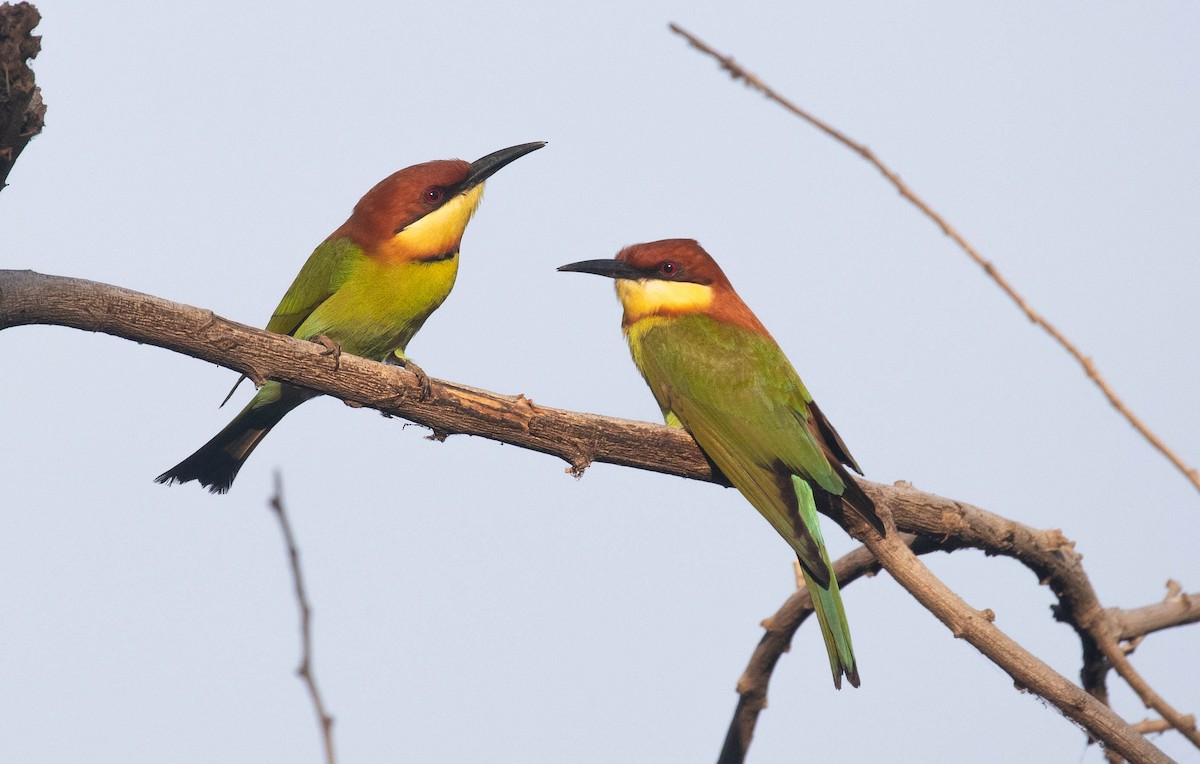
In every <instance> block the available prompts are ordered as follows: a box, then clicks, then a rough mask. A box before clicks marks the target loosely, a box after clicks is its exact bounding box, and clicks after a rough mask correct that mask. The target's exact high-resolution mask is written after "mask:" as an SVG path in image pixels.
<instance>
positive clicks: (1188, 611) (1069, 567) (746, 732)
mask: <svg viewBox="0 0 1200 764" xmlns="http://www.w3.org/2000/svg"><path fill="white" fill-rule="evenodd" d="M980 513H982V514H980ZM959 516H966V517H967V518H969V519H968V521H967V523H966V525H967V526H968V527H970V528H973V530H971V532H969V533H963V532H961V531H959V532H956V531H955V528H962V527H963V522H962V520H961V519H959ZM942 518H943V520H944V521H945V528H944V532H943V533H942V534H941V535H936V534H932V533H927V534H924V535H920V536H914V535H911V534H901V536H900V538H901V539H902V540H903V541H904V543H906V544H908V545H909V546H910V547H911V548H912V550H913V553H914V554H917V555H922V554H927V553H929V552H934V551H943V552H952V551H955V550H957V549H963V548H974V549H979V550H981V551H983V552H985V553H986V554H989V555H1002V556H1009V557H1014V558H1016V559H1018V560H1019V561H1022V562H1023V563H1024V564H1025V565H1026V566H1027V567H1029V568H1030V570H1032V571H1033V572H1034V574H1035V575H1036V576H1037V577H1038V580H1039V582H1042V583H1047V584H1050V583H1052V580H1051V579H1053V585H1054V588H1055V589H1057V590H1071V591H1074V590H1077V589H1084V590H1088V589H1090V584H1088V583H1087V581H1086V579H1084V580H1082V581H1075V580H1071V579H1073V578H1074V575H1075V573H1074V572H1075V571H1077V570H1078V571H1082V567H1081V566H1077V565H1076V563H1077V562H1078V557H1077V556H1075V555H1074V552H1073V550H1072V544H1071V543H1070V542H1069V541H1067V540H1066V539H1064V538H1062V537H1061V535H1060V534H1058V533H1057V532H1056V531H1035V530H1033V529H1031V528H1027V527H1025V526H1020V525H1019V524H1012V523H1010V521H1008V520H1005V519H1004V518H1002V517H999V516H996V515H992V514H991V513H988V512H986V511H984V510H980V509H977V508H975V507H970V506H967V505H961V504H956V505H955V507H954V508H953V510H951V511H943V512H942ZM908 522H909V519H908V518H907V517H906V516H905V514H904V513H903V512H901V513H899V514H898V516H897V523H898V524H901V525H906V524H908ZM1016 528H1019V529H1020V533H1019V534H1014V533H1013V531H1014V530H1015V529H1016ZM1037 537H1041V540H1040V541H1039V542H1038V543H1036V544H1034V543H1033V542H1032V540H1033V539H1035V538H1037ZM1017 549H1020V550H1021V554H1015V553H1014V551H1015V550H1017ZM1063 550H1067V551H1068V552H1069V554H1070V555H1071V559H1069V560H1061V562H1063V563H1064V564H1063V565H1062V566H1061V567H1058V566H1057V565H1056V563H1057V562H1059V561H1060V560H1059V558H1060V557H1061V556H1062V554H1063ZM834 569H835V571H836V573H837V577H838V582H839V583H840V584H841V586H842V587H843V588H845V587H846V586H849V585H850V584H851V583H852V582H854V581H856V580H858V579H859V578H861V577H863V576H873V575H874V574H875V573H877V572H878V571H879V569H880V566H879V562H878V561H877V560H876V559H875V557H874V555H872V554H871V553H870V552H869V551H867V549H866V548H865V547H859V548H858V549H855V550H854V551H852V552H850V553H849V554H847V555H845V556H844V557H842V558H841V559H839V560H838V561H837V562H835V563H834ZM1063 578H1066V579H1068V580H1067V581H1065V582H1064V581H1060V580H1059V579H1063ZM1171 583H1172V584H1174V586H1173V587H1172V589H1171V591H1170V593H1169V594H1168V596H1167V600H1166V601H1165V602H1164V603H1162V604H1159V605H1151V606H1149V607H1145V608H1137V609H1135V610H1122V609H1121V608H1108V609H1107V610H1105V611H1104V617H1105V619H1107V620H1108V621H1109V623H1110V629H1111V630H1112V632H1113V634H1122V635H1128V636H1122V637H1121V638H1122V639H1128V638H1132V637H1137V638H1141V637H1144V636H1145V634H1146V633H1148V632H1150V631H1157V630H1160V629H1165V628H1169V627H1171V626H1179V625H1183V624H1188V623H1194V622H1196V621H1197V620H1200V613H1197V612H1195V611H1194V610H1193V609H1192V607H1193V606H1194V602H1195V601H1196V599H1197V598H1200V595H1188V594H1182V593H1181V592H1180V591H1179V586H1178V584H1176V583H1175V582H1173V581H1172V582H1171ZM1081 598H1082V597H1081V596H1080V595H1079V594H1074V595H1073V596H1072V597H1071V598H1070V599H1069V601H1068V605H1067V607H1073V608H1078V607H1079V605H1078V604H1076V603H1078V601H1079V600H1080V599H1081ZM1060 603H1061V600H1060ZM1060 607H1063V606H1062V605H1061V604H1060ZM811 612H812V598H811V596H810V595H809V593H808V591H807V590H805V589H804V588H803V586H801V587H800V588H799V589H798V590H797V591H796V593H794V594H793V595H791V596H790V597H788V599H787V600H786V601H785V602H784V603H783V605H782V606H780V608H779V610H778V611H777V612H776V613H775V614H774V615H772V616H770V617H769V618H767V619H766V620H765V621H763V624H762V625H763V628H764V629H765V630H766V633H765V634H764V635H763V637H762V639H761V640H760V641H759V643H758V646H757V647H756V648H755V650H754V654H753V655H752V656H751V658H750V661H749V664H748V665H747V666H746V670H745V671H744V672H743V674H742V676H741V678H740V679H739V680H738V684H737V691H738V695H739V698H738V704H737V708H736V710H735V711H734V715H733V719H732V720H731V722H730V725H729V731H728V733H727V734H726V737H725V746H724V748H723V749H722V751H721V757H720V759H719V760H718V764H739V763H740V762H742V761H744V760H745V756H746V752H747V749H748V748H749V745H750V741H751V738H752V737H753V734H754V727H755V724H756V723H757V719H758V715H759V713H760V712H761V711H762V710H763V709H764V708H765V707H766V704H767V688H768V685H769V683H770V680H771V674H772V672H773V671H774V669H775V666H776V664H777V663H778V661H779V658H780V657H781V656H782V655H783V653H785V652H787V650H788V648H789V646H790V645H791V641H792V638H793V636H794V635H795V632H796V630H797V629H799V628H800V626H801V625H803V624H804V622H805V621H806V620H807V618H808V615H809V614H810V613H811ZM1073 617H1074V616H1073V615H1066V614H1065V613H1064V616H1063V620H1066V621H1067V622H1068V623H1071V625H1072V626H1075V624H1074V623H1073V622H1072V621H1071V619H1072V618H1073ZM1078 630H1079V629H1078V628H1077V631H1078ZM1080 639H1081V641H1083V642H1084V646H1085V655H1087V654H1088V653H1089V650H1090V652H1091V653H1092V654H1095V655H1096V656H1098V657H1099V659H1100V661H1101V662H1102V665H1101V666H1100V668H1101V669H1102V671H1104V672H1107V670H1108V668H1109V667H1108V664H1107V663H1103V661H1104V656H1103V654H1102V653H1101V652H1100V650H1099V648H1098V647H1097V645H1096V641H1095V637H1093V636H1092V634H1091V633H1090V632H1088V631H1082V632H1081V633H1080ZM1101 677H1103V674H1101ZM1095 694H1096V693H1093V695H1095ZM1105 694H1106V693H1105ZM1098 699H1099V700H1102V701H1104V700H1106V699H1105V698H1103V697H1098ZM1176 721H1177V722H1179V723H1180V724H1181V725H1182V726H1183V727H1184V728H1187V729H1192V728H1194V725H1195V720H1194V718H1192V717H1183V718H1182V719H1177V720H1176ZM1158 723H1159V724H1163V725H1166V726H1165V727H1162V728H1161V729H1158V730H1157V731H1159V732H1162V731H1165V730H1167V729H1171V728H1172V725H1171V724H1170V723H1169V722H1166V721H1164V720H1160V721H1159V722H1158ZM1185 734H1186V733H1185ZM1113 753H1114V754H1115V752H1113ZM1116 759H1117V760H1123V759H1122V758H1121V757H1120V756H1119V755H1117V756H1116Z"/></svg>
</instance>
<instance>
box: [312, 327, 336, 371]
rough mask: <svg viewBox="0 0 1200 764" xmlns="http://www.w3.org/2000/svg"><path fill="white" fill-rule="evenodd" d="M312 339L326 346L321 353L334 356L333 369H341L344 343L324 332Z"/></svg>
mask: <svg viewBox="0 0 1200 764" xmlns="http://www.w3.org/2000/svg"><path fill="white" fill-rule="evenodd" d="M312 341H313V342H315V343H317V344H318V345H321V346H322V347H324V348H325V350H323V351H322V352H321V355H331V356H333V370H334V371H340V370H341V368H342V343H340V342H338V341H337V340H335V339H330V338H329V337H327V336H326V335H324V334H318V335H317V336H316V337H313V338H312Z"/></svg>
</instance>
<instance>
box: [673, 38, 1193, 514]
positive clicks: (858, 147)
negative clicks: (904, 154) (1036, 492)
mask: <svg viewBox="0 0 1200 764" xmlns="http://www.w3.org/2000/svg"><path fill="white" fill-rule="evenodd" d="M670 29H671V31H672V32H674V33H675V34H677V35H679V36H681V37H683V38H684V39H686V40H687V41H688V42H689V43H691V45H692V47H694V48H696V49H697V50H699V51H701V52H702V53H706V54H708V55H709V56H712V57H713V58H715V59H716V60H717V62H718V63H719V64H720V65H721V68H722V69H724V70H725V71H727V72H729V75H730V76H731V77H733V79H735V80H742V81H743V82H745V83H746V84H747V85H748V86H750V87H752V88H754V89H755V90H757V91H759V92H760V93H762V94H763V95H765V96H766V97H767V98H769V99H770V100H772V101H774V102H775V103H777V104H779V105H780V106H782V107H783V108H785V109H787V110H788V111H790V112H791V113H792V114H795V115H796V116H797V117H800V118H801V119H803V120H805V121H806V122H808V123H809V124H811V125H812V126H813V127H816V128H817V129H818V130H820V131H821V132H823V133H825V134H826V135H828V136H829V137H831V138H833V139H834V140H836V141H837V142H838V143H840V144H842V145H843V146H845V147H846V148H848V149H850V150H851V151H853V152H855V153H856V154H858V155H859V156H861V157H862V158H863V159H865V160H867V161H868V162H870V163H871V165H872V166H874V167H875V169H877V170H879V172H880V173H882V174H883V176H884V177H885V178H887V179H888V181H890V182H891V184H892V185H893V186H895V187H896V190H897V191H899V192H900V195H901V196H903V197H904V198H905V199H907V200H908V201H910V202H912V204H913V205H914V206H915V207H916V208H917V209H919V210H920V211H921V212H923V213H925V215H926V216H927V217H928V218H929V219H930V220H932V221H933V222H934V223H935V224H936V225H937V226H938V228H941V229H942V233H944V234H946V235H947V236H949V237H950V239H951V240H953V241H954V243H955V244H957V245H958V246H959V247H960V248H962V250H963V251H964V252H966V253H967V256H968V257H970V258H971V259H972V260H973V261H974V262H975V264H976V265H978V266H979V267H980V268H982V269H983V271H984V272H985V273H987V275H988V276H990V277H991V279H992V280H993V281H994V282H996V285H997V286H999V287H1000V289H1001V290H1003V292H1004V293H1005V294H1006V295H1008V297H1009V299H1011V300H1012V301H1013V302H1014V303H1016V304H1017V307H1019V308H1020V309H1021V311H1022V312H1023V313H1024V314H1025V315H1026V316H1027V317H1028V318H1029V320H1030V321H1032V322H1033V323H1035V324H1037V325H1038V326H1040V327H1042V329H1044V330H1045V331H1046V333H1048V334H1049V335H1050V336H1051V337H1053V338H1054V340H1055V341H1056V342H1058V344H1059V345H1061V346H1062V348H1063V349H1064V350H1066V351H1067V352H1068V353H1069V354H1070V355H1071V357H1072V358H1074V359H1075V360H1076V361H1077V362H1079V365H1080V366H1082V367H1083V371H1084V373H1085V374H1087V376H1088V378H1089V379H1091V380H1092V382H1094V383H1095V385H1096V386H1097V387H1098V388H1100V391H1101V392H1102V393H1104V397H1105V398H1107V399H1108V402H1109V403H1110V404H1112V406H1113V408H1115V409H1116V410H1117V411H1118V412H1120V413H1121V415H1122V416H1124V417H1125V419H1126V421H1128V422H1129V424H1131V425H1133V427H1134V429H1136V430H1137V431H1138V432H1140V433H1141V434H1142V437H1143V438H1145V439H1146V440H1147V441H1149V443H1150V445H1152V446H1153V447H1154V448H1156V449H1157V450H1158V451H1159V453H1161V454H1162V455H1163V456H1165V457H1166V458H1167V459H1168V460H1169V461H1170V462H1171V464H1173V465H1175V468H1176V469H1178V470H1179V471H1180V472H1182V473H1183V476H1184V477H1185V478H1187V479H1188V481H1189V482H1191V484H1192V485H1193V486H1195V488H1196V490H1197V491H1200V471H1198V470H1197V469H1196V468H1195V467H1191V466H1189V465H1188V464H1187V463H1185V462H1184V461H1183V459H1181V458H1180V457H1179V455H1177V454H1176V453H1175V452H1174V451H1172V450H1171V448H1170V447H1169V446H1167V444H1166V443H1164V442H1163V440H1162V439H1161V438H1159V437H1158V436H1157V435H1155V434H1154V433H1153V432H1152V431H1151V430H1150V428H1149V427H1147V426H1146V424H1145V423H1144V422H1142V420H1141V419H1139V418H1138V417H1137V416H1136V415H1135V414H1134V413H1133V412H1132V411H1131V410H1130V409H1129V407H1128V406H1126V405H1125V402H1124V401H1122V400H1121V399H1120V398H1119V397H1118V396H1117V393H1116V391H1114V390H1113V389H1112V386H1110V385H1109V384H1108V381H1107V380H1105V379H1104V377H1103V376H1101V375H1100V372H1099V370H1098V369H1097V368H1096V364H1095V363H1094V362H1093V361H1092V359H1091V358H1090V357H1088V356H1085V355H1084V354H1083V352H1082V351H1080V350H1079V348H1078V347H1076V346H1075V344H1074V343H1073V342H1071V341H1070V340H1069V339H1067V337H1066V336H1065V335H1064V334H1063V333H1062V332H1061V331H1059V330H1058V329H1057V328H1056V327H1055V326H1054V325H1052V324H1051V323H1050V322H1049V321H1047V320H1046V319H1045V317H1043V316H1042V315H1041V314H1040V313H1038V312H1037V311H1035V310H1034V309H1033V307H1032V306H1030V304H1029V302H1028V301H1027V300H1026V299H1025V298H1024V297H1023V296H1021V294H1020V293H1018V292H1017V290H1016V289H1015V288H1014V287H1013V286H1012V284H1010V283H1009V282H1008V280H1007V279H1005V278H1004V277H1003V276H1001V275H1000V272H999V271H997V270H996V266H995V265H993V264H992V263H991V262H989V261H988V260H986V259H984V257H983V256H982V255H980V254H979V252H978V250H976V249H975V248H974V247H973V246H971V244H970V243H968V242H967V240H966V239H965V238H963V235H962V234H960V233H959V232H958V231H957V230H956V229H955V228H954V227H953V226H951V225H950V223H949V222H947V221H946V219H945V218H943V217H942V216H941V215H939V214H938V213H937V212H935V211H934V209H933V208H932V207H930V206H929V204H928V203H927V202H926V201H925V200H924V199H922V198H921V197H919V196H917V195H916V193H915V192H913V190H912V189H910V188H909V187H908V186H907V185H905V183H904V181H902V180H901V179H900V176H899V175H897V174H896V172H895V171H893V170H892V169H891V168H889V167H888V166H887V165H885V164H884V163H883V162H882V161H881V160H880V159H879V157H877V156H875V153H874V152H873V151H871V149H870V148H868V147H867V146H865V145H863V144H861V143H858V142H857V141H854V140H852V139H851V138H850V137H849V136H847V135H846V134H844V133H842V132H840V131H839V130H837V129H836V128H834V127H832V126H831V125H829V124H828V123H826V122H824V121H822V120H820V119H818V118H817V117H814V116H813V115H811V114H809V113H808V112H807V111H805V110H804V109H801V108H800V107H799V106H797V105H796V104H794V103H792V102H791V101H789V100H788V99H786V98H784V97H783V96H781V95H779V94H778V93H776V92H775V91H774V90H773V89H772V88H771V87H770V86H768V85H767V84H766V83H764V82H763V81H762V80H760V79H759V78H758V77H756V76H755V75H753V74H751V73H750V72H748V71H746V70H745V69H744V68H742V66H741V65H740V64H738V63H737V62H736V61H734V59H733V57H732V56H726V55H722V54H721V53H718V52H717V51H716V50H714V49H713V48H712V47H710V46H709V45H707V44H706V43H705V42H703V41H702V40H700V39H699V38H697V37H696V36H695V35H693V34H692V33H691V32H688V31H687V30H685V29H683V28H682V27H680V26H679V25H678V24H671V25H670Z"/></svg>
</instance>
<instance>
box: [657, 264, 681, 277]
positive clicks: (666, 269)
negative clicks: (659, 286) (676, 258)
mask: <svg viewBox="0 0 1200 764" xmlns="http://www.w3.org/2000/svg"><path fill="white" fill-rule="evenodd" d="M658 270H659V272H660V273H662V275H664V276H674V275H675V272H676V271H678V270H679V266H678V265H676V264H675V263H674V262H673V261H671V260H663V261H662V262H661V263H659V264H658Z"/></svg>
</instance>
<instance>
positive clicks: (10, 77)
mask: <svg viewBox="0 0 1200 764" xmlns="http://www.w3.org/2000/svg"><path fill="white" fill-rule="evenodd" d="M41 20H42V15H41V14H40V13H38V9H37V8H35V7H33V6H32V5H30V4H29V3H17V4H16V5H10V4H9V3H4V4H3V5H0V190H2V189H3V188H4V187H5V186H6V185H7V180H8V174H9V172H11V171H12V168H13V164H14V163H15V162H16V161H17V157H18V156H20V154H21V152H22V151H24V150H25V146H26V145H27V144H28V143H29V141H30V139H31V138H33V136H35V135H37V134H38V133H40V132H41V131H42V126H43V125H44V124H45V122H46V105H45V104H44V103H42V91H41V88H39V87H38V86H37V85H36V84H35V82H34V76H33V70H32V69H30V68H29V64H28V63H27V62H28V61H29V59H31V58H33V57H34V56H36V55H37V54H38V51H40V50H41V49H42V38H41V37H38V36H36V35H33V34H30V32H32V30H33V28H34V27H36V26H37V25H38V24H39V23H40V22H41Z"/></svg>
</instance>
